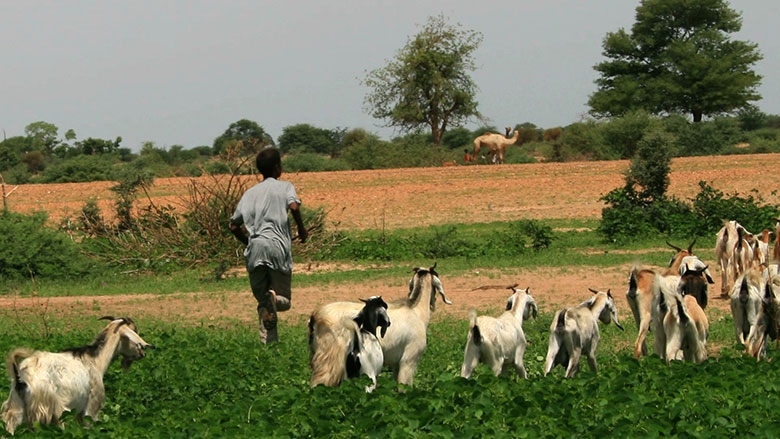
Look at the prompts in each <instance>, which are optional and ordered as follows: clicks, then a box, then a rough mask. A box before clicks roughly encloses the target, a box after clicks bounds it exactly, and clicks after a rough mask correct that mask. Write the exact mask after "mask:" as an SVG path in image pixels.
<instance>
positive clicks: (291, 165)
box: [282, 152, 351, 172]
mask: <svg viewBox="0 0 780 439" xmlns="http://www.w3.org/2000/svg"><path fill="white" fill-rule="evenodd" d="M282 165H283V167H284V171H285V172H328V171H348V170H350V169H351V168H350V167H349V163H347V162H346V161H344V160H341V159H332V158H330V157H328V156H324V155H320V154H313V153H306V152H305V153H299V154H290V155H287V156H285V157H284V160H282Z"/></svg>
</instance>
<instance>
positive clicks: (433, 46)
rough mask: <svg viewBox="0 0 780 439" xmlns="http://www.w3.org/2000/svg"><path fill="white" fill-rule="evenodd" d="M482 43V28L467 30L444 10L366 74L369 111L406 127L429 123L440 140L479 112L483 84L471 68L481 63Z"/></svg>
mask: <svg viewBox="0 0 780 439" xmlns="http://www.w3.org/2000/svg"><path fill="white" fill-rule="evenodd" d="M481 42H482V34H481V33H479V32H477V31H473V30H461V29H460V27H459V25H452V24H450V23H448V22H447V19H446V18H445V17H444V16H442V15H439V16H436V17H429V18H428V22H427V23H426V24H425V25H424V26H423V28H422V30H421V31H420V32H419V33H418V34H417V35H415V36H413V37H411V38H409V40H408V41H407V43H406V45H405V46H404V47H403V48H402V49H401V50H400V51H399V52H398V54H397V55H396V57H395V59H393V60H392V61H390V62H389V63H388V64H387V66H385V67H383V68H380V69H376V70H373V71H371V72H370V73H369V74H368V75H367V76H366V78H365V80H364V81H363V83H364V85H366V86H368V87H369V88H370V89H371V91H370V92H369V93H368V95H366V97H365V100H364V104H365V108H366V111H367V112H368V113H369V114H371V115H372V116H373V117H376V118H378V119H386V120H387V121H388V122H387V124H388V126H395V127H399V128H400V129H401V130H402V131H404V132H414V131H415V130H418V129H420V128H421V127H429V128H430V130H431V135H432V137H433V143H434V144H436V145H439V144H440V143H441V137H442V135H443V134H444V133H445V132H446V131H447V129H448V128H449V127H451V126H452V127H458V126H461V125H463V124H464V123H465V122H467V121H468V120H469V119H470V118H471V117H473V116H479V112H478V111H477V101H476V100H475V97H476V90H477V86H476V84H475V83H474V81H472V79H471V77H470V76H469V75H468V71H469V70H474V68H475V67H474V61H473V59H472V53H473V52H474V51H475V50H476V49H477V47H479V45H480V43H481Z"/></svg>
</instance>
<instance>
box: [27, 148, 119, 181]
mask: <svg viewBox="0 0 780 439" xmlns="http://www.w3.org/2000/svg"><path fill="white" fill-rule="evenodd" d="M117 163H119V157H118V156H117V155H116V154H96V155H77V156H75V157H73V158H69V159H67V160H65V161H63V162H60V163H56V164H53V165H51V166H49V167H47V168H46V170H44V171H43V172H42V173H41V176H40V177H39V181H40V182H41V183H82V182H88V181H106V180H113V179H114V165H115V164H117Z"/></svg>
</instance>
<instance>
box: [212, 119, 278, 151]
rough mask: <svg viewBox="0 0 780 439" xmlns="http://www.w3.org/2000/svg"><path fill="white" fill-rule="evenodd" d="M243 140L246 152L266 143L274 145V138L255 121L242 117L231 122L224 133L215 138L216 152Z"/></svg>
mask: <svg viewBox="0 0 780 439" xmlns="http://www.w3.org/2000/svg"><path fill="white" fill-rule="evenodd" d="M238 141H241V142H243V149H244V151H242V152H245V153H248V152H254V151H256V150H257V149H259V148H262V147H263V146H265V145H273V143H274V140H273V139H272V138H271V136H270V135H269V134H268V133H266V132H265V130H264V129H263V127H261V126H260V125H258V124H257V122H255V121H251V120H249V119H241V120H238V121H236V122H233V123H231V124H230V126H229V127H228V128H227V129H226V130H225V132H224V133H222V135H220V136H219V137H217V138H216V139H214V154H215V155H216V154H219V153H221V152H222V151H223V150H224V148H225V146H227V145H230V144H235V143H236V142H238Z"/></svg>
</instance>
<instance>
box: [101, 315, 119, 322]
mask: <svg viewBox="0 0 780 439" xmlns="http://www.w3.org/2000/svg"><path fill="white" fill-rule="evenodd" d="M98 320H109V321H112V322H113V321H114V320H116V319H115V318H114V317H112V316H103V317H101V318H99V319H98Z"/></svg>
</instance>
